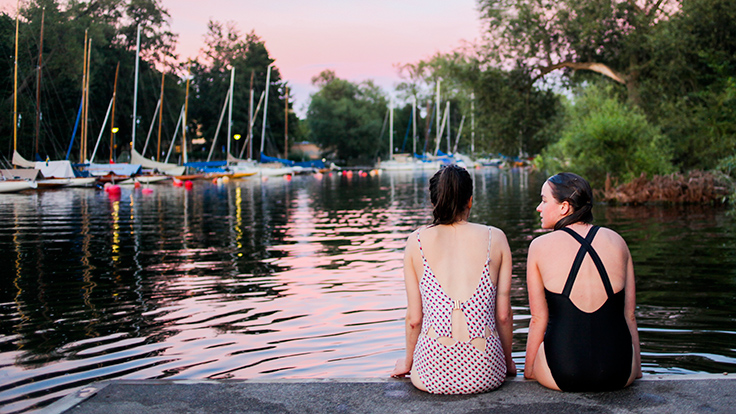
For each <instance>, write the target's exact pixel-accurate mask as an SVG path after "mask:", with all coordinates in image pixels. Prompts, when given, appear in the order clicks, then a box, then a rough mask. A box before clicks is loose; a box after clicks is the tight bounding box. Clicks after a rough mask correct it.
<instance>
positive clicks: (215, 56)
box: [190, 21, 300, 159]
mask: <svg viewBox="0 0 736 414" xmlns="http://www.w3.org/2000/svg"><path fill="white" fill-rule="evenodd" d="M207 27H208V32H207V34H206V35H205V47H204V48H203V49H202V54H203V55H204V58H202V59H199V60H197V61H195V62H193V64H192V75H193V79H192V88H193V90H194V92H195V93H194V94H193V96H192V98H191V99H192V101H191V102H190V108H191V115H190V119H191V120H192V123H193V124H194V125H195V126H196V131H198V133H199V134H200V135H201V136H202V137H204V138H205V139H206V141H207V145H206V147H207V148H206V151H204V152H203V153H202V154H201V156H203V157H206V156H207V155H208V153H209V148H210V145H211V143H212V140H213V139H216V140H217V143H216V145H215V152H214V154H213V157H214V158H216V159H224V158H225V157H226V154H225V150H226V148H227V139H228V138H227V137H226V135H227V122H226V121H223V124H222V126H221V129H220V131H219V135H218V136H217V137H216V136H215V132H217V124H218V121H219V119H220V115H221V113H222V107H223V104H224V103H225V99H226V96H227V94H228V90H229V88H230V76H231V71H230V68H234V69H235V79H234V82H233V85H234V86H233V95H234V98H233V102H232V109H233V115H232V120H233V123H232V134H233V135H235V134H239V135H241V136H242V137H243V139H241V140H238V141H235V140H233V139H232V137H230V139H231V141H230V153H231V154H232V155H234V156H235V157H239V156H240V154H243V157H247V149H246V147H245V145H246V139H245V138H246V137H247V136H248V133H249V127H248V119H249V112H250V93H251V85H252V88H253V100H254V102H253V111H254V117H255V121H254V125H253V129H252V132H253V137H254V140H253V141H252V143H253V147H252V154H253V157H254V158H257V157H258V153H259V151H260V146H261V131H262V130H263V129H262V126H263V112H264V105H265V104H262V105H261V108H260V111H259V113H258V114H255V109H256V106H257V104H258V101H259V97H260V96H261V95H262V94H263V93H264V91H265V89H266V72H267V69H268V66H269V65H271V64H272V63H273V61H274V60H273V59H272V58H271V57H270V55H269V53H268V50H267V49H266V44H265V42H264V41H263V40H262V39H261V38H260V37H258V36H257V35H256V34H255V32H251V33H249V34H247V35H245V36H243V35H242V34H241V33H240V32H239V31H238V29H237V27H235V25H234V24H227V25H224V24H222V23H220V22H215V21H210V22H209V23H208V25H207ZM251 82H252V84H251ZM270 82H271V84H270V85H269V87H270V89H269V95H268V113H267V117H268V121H267V123H266V139H265V140H264V153H265V154H266V155H270V156H276V157H281V156H283V151H284V134H285V133H286V131H285V124H286V121H285V114H284V106H285V101H286V100H287V99H289V97H288V96H287V95H286V87H287V86H288V85H287V83H286V82H284V81H282V80H281V73H280V72H279V69H278V68H277V67H276V66H273V67H272V69H271V77H270ZM264 96H265V95H264ZM290 107H291V104H290ZM288 124H289V129H290V131H289V138H290V139H291V141H292V142H293V141H294V140H295V139H297V140H298V139H299V137H300V129H299V128H298V118H297V117H296V115H295V114H294V113H293V112H290V113H289V120H288ZM215 154H216V155H215Z"/></svg>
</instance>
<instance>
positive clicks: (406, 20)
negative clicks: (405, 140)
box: [0, 0, 481, 116]
mask: <svg viewBox="0 0 736 414" xmlns="http://www.w3.org/2000/svg"><path fill="white" fill-rule="evenodd" d="M162 4H163V6H164V8H166V9H167V10H168V11H169V13H170V14H171V29H172V31H173V32H174V33H178V34H179V44H178V47H177V53H178V54H179V55H180V58H181V59H186V58H188V57H195V56H196V55H197V54H198V52H199V49H200V48H201V47H202V44H203V35H204V33H205V32H206V30H207V21H208V20H210V19H212V20H216V21H220V22H223V23H225V22H234V23H235V24H236V26H237V27H238V29H239V30H240V31H241V32H242V33H244V34H245V33H248V32H250V31H251V30H255V32H256V34H257V35H258V36H260V37H261V39H263V40H264V41H265V43H266V47H267V48H268V50H269V53H270V54H271V57H272V58H274V59H276V66H277V67H278V68H279V70H280V71H281V75H282V77H283V78H284V79H285V80H287V81H288V82H289V84H290V85H291V88H292V92H293V95H294V97H295V101H296V102H295V109H296V112H297V113H298V114H300V115H302V116H303V115H304V113H305V112H306V106H307V105H308V100H309V95H310V94H311V93H314V92H315V90H316V89H315V88H314V87H312V85H311V78H312V77H313V76H315V75H317V74H319V73H320V72H321V71H322V70H324V69H332V70H334V71H335V72H336V74H337V76H338V77H340V78H344V79H348V80H351V81H355V82H360V81H363V80H366V79H373V80H374V81H375V82H376V83H377V84H378V85H379V86H381V87H382V88H383V89H384V90H385V91H387V92H389V91H390V90H392V89H393V87H394V86H395V85H396V84H397V83H398V82H400V78H399V76H398V72H397V70H396V68H395V67H394V65H395V64H403V63H412V62H416V61H418V60H420V59H423V58H427V57H430V56H431V55H433V54H435V53H436V52H449V51H451V50H453V49H455V48H457V47H459V46H461V44H462V42H463V41H473V40H475V39H477V38H479V37H480V28H481V24H480V21H479V19H478V13H477V11H476V0H457V1H452V2H450V1H446V0H444V1H442V0H422V1H420V0H362V1H357V0H312V1H303V0H301V1H297V0H273V1H257V2H256V1H252V0H162ZM14 9H15V1H14V0H0V11H5V12H11V11H13V10H14Z"/></svg>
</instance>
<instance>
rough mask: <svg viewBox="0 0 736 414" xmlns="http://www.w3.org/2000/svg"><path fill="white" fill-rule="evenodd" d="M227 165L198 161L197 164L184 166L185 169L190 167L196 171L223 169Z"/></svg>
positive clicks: (220, 162) (225, 163) (189, 163)
mask: <svg viewBox="0 0 736 414" xmlns="http://www.w3.org/2000/svg"><path fill="white" fill-rule="evenodd" d="M226 165H227V161H224V160H223V161H199V162H188V163H186V164H184V166H185V167H192V168H196V169H198V170H203V169H205V168H215V167H224V166H226Z"/></svg>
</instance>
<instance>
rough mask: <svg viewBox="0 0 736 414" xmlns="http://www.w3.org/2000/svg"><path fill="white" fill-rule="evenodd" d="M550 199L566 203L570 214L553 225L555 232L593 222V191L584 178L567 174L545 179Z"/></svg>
mask: <svg viewBox="0 0 736 414" xmlns="http://www.w3.org/2000/svg"><path fill="white" fill-rule="evenodd" d="M547 182H548V183H549V186H550V189H551V190H552V197H554V198H555V200H557V202H558V203H562V202H564V201H567V202H568V203H570V207H571V208H572V214H570V215H569V216H566V217H563V218H561V219H560V220H559V221H558V222H557V223H555V230H559V229H561V228H563V227H565V226H569V225H570V224H574V223H591V222H592V221H593V211H592V210H593V190H592V189H591V188H590V184H588V182H587V181H586V180H585V178H583V177H581V176H579V175H577V174H573V173H569V172H564V173H559V174H556V175H553V176H552V177H549V178H548V179H547Z"/></svg>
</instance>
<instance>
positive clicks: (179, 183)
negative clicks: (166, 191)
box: [174, 178, 182, 187]
mask: <svg viewBox="0 0 736 414" xmlns="http://www.w3.org/2000/svg"><path fill="white" fill-rule="evenodd" d="M181 186H182V182H181V180H180V179H178V178H174V187H181Z"/></svg>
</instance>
